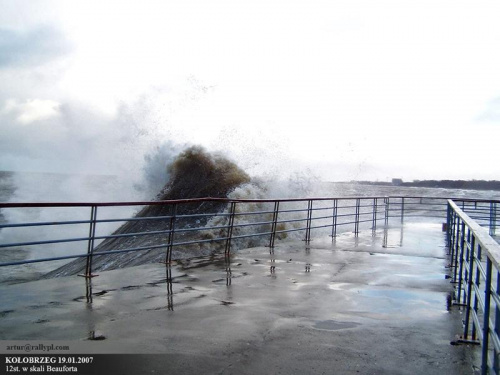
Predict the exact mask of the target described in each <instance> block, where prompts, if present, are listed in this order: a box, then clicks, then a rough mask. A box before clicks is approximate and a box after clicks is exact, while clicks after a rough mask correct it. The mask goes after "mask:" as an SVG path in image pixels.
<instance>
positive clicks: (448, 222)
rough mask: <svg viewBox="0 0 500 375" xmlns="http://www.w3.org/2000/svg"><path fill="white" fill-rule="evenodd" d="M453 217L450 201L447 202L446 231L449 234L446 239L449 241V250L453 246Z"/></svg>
mask: <svg viewBox="0 0 500 375" xmlns="http://www.w3.org/2000/svg"><path fill="white" fill-rule="evenodd" d="M451 219H452V211H451V204H450V202H447V206H446V233H447V234H448V238H447V239H446V241H447V243H448V251H450V248H451V229H452V228H451V226H452V224H451Z"/></svg>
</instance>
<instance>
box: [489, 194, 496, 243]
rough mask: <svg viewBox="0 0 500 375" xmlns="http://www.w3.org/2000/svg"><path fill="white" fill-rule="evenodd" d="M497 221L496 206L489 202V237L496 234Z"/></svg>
mask: <svg viewBox="0 0 500 375" xmlns="http://www.w3.org/2000/svg"><path fill="white" fill-rule="evenodd" d="M496 221H497V204H496V203H495V202H490V236H494V235H495V233H496V225H497V223H496Z"/></svg>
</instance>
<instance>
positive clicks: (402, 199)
mask: <svg viewBox="0 0 500 375" xmlns="http://www.w3.org/2000/svg"><path fill="white" fill-rule="evenodd" d="M404 217H405V198H404V197H402V198H401V223H403V221H404Z"/></svg>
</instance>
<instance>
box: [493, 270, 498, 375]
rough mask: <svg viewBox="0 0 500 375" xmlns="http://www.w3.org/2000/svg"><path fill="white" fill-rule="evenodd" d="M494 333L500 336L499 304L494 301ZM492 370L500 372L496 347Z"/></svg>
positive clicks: (496, 372)
mask: <svg viewBox="0 0 500 375" xmlns="http://www.w3.org/2000/svg"><path fill="white" fill-rule="evenodd" d="M496 293H497V295H498V294H500V272H498V270H497V285H496ZM495 335H497V337H498V336H500V306H498V304H497V303H495ZM493 354H494V355H493V372H494V373H495V374H499V373H500V358H498V356H499V355H500V353H499V352H498V351H497V349H496V347H495V349H494V352H493Z"/></svg>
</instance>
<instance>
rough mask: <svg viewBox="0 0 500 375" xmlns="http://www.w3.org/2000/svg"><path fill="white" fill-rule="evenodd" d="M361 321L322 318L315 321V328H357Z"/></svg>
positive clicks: (336, 329)
mask: <svg viewBox="0 0 500 375" xmlns="http://www.w3.org/2000/svg"><path fill="white" fill-rule="evenodd" d="M360 325H361V324H360V323H355V322H340V321H337V320H322V321H317V322H316V323H314V325H313V328H315V329H321V330H324V331H338V330H341V329H348V328H356V327H357V326H360Z"/></svg>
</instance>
